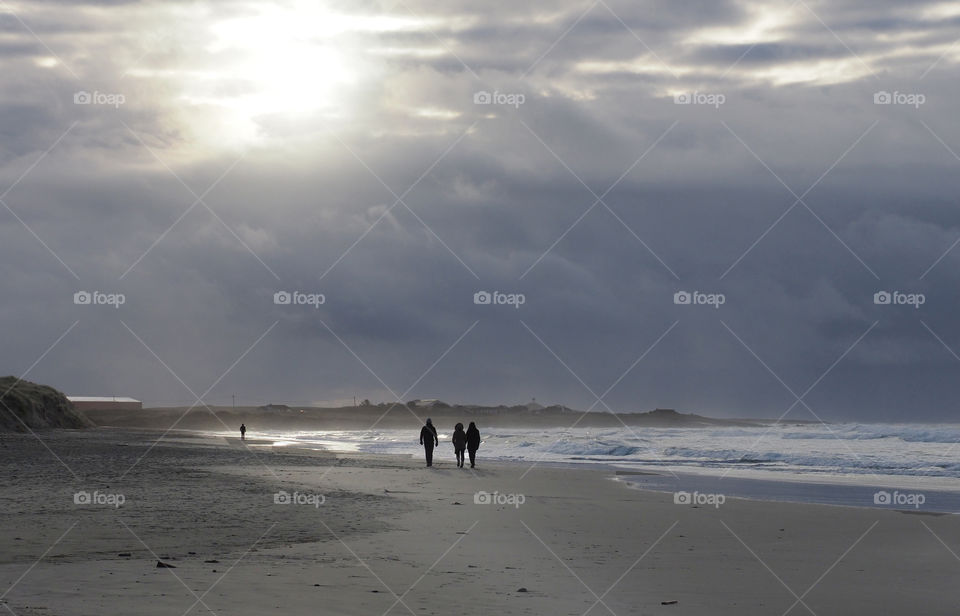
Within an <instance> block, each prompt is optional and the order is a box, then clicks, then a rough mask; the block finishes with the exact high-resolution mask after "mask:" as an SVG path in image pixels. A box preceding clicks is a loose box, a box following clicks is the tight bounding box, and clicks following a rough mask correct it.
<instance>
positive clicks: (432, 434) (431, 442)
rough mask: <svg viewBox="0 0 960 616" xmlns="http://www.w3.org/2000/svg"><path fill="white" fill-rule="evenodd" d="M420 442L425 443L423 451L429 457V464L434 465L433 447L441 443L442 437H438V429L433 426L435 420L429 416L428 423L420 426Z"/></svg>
mask: <svg viewBox="0 0 960 616" xmlns="http://www.w3.org/2000/svg"><path fill="white" fill-rule="evenodd" d="M420 444H421V445H423V453H424V455H425V456H426V458H427V466H433V448H434V446H439V445H440V439H439V438H438V437H437V429H436V428H434V427H433V422H432V421H430V418H429V417H427V425H425V426H424V427H422V428H420Z"/></svg>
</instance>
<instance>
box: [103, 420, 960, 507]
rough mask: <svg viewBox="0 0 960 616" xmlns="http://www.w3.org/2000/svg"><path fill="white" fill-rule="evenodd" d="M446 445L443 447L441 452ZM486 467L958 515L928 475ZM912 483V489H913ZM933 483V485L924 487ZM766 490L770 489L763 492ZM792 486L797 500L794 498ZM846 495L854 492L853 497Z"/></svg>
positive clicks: (304, 448)
mask: <svg viewBox="0 0 960 616" xmlns="http://www.w3.org/2000/svg"><path fill="white" fill-rule="evenodd" d="M94 429H95V430H97V429H109V430H117V431H119V432H124V431H128V429H127V428H123V427H109V426H103V427H97V428H94ZM133 431H135V432H141V433H150V434H156V433H157V432H158V431H156V430H154V429H152V428H137V429H133ZM174 433H176V434H179V435H180V436H189V437H192V438H198V439H224V440H228V441H229V440H231V439H233V440H235V441H237V442H240V439H239V438H238V437H236V436H230V435H229V434H227V433H222V432H211V431H205V430H191V429H175V430H171V431H170V432H169V434H168V436H167V438H170V435H173V434H174ZM244 442H245V443H246V444H247V445H248V446H251V447H258V448H260V447H262V448H270V449H278V450H283V451H287V452H290V453H294V452H300V453H299V455H307V456H309V455H313V454H318V453H321V452H322V453H326V454H330V455H335V456H339V457H351V456H352V457H356V458H357V459H365V458H378V457H380V456H388V457H394V456H395V457H396V458H397V459H398V460H413V461H414V462H415V461H416V460H417V457H416V454H410V455H408V454H405V453H394V452H365V451H360V450H356V449H349V448H344V449H338V448H336V447H329V446H326V445H320V444H304V443H299V442H297V441H282V442H283V443H284V444H283V445H276V443H277V442H278V441H277V439H276V438H273V437H264V436H259V437H248V438H247V439H246V440H245V441H244ZM442 447H443V444H441V448H442ZM481 459H482V460H483V461H484V462H483V463H484V464H489V463H494V464H497V465H503V466H505V467H508V468H509V467H510V466H516V467H520V468H524V469H525V470H526V469H529V468H532V467H545V468H571V469H594V470H596V471H598V472H605V473H607V474H608V475H609V478H610V479H614V480H618V481H619V482H622V483H623V484H624V485H625V486H626V487H628V488H629V489H638V490H648V491H653V492H659V493H674V492H677V491H688V492H692V491H697V490H698V491H701V492H703V491H704V490H705V488H706V487H707V486H709V487H710V489H711V490H714V491H715V492H717V493H723V494H724V495H726V496H727V497H729V498H740V499H745V500H752V501H759V502H774V503H793V504H811V505H830V506H842V507H862V508H866V509H880V510H896V511H908V512H910V513H916V512H920V513H922V512H930V513H938V514H939V513H947V514H960V485H958V486H956V488H955V489H954V490H949V489H944V488H943V486H942V485H936V484H937V483H939V484H943V483H947V482H948V481H949V478H943V477H927V476H919V475H918V476H907V475H895V476H890V477H881V476H878V475H876V474H871V473H864V474H861V475H854V474H850V475H831V474H828V473H824V474H823V475H820V474H813V473H810V474H807V475H804V474H800V473H791V472H782V471H756V470H752V469H737V468H734V469H732V472H730V470H731V469H720V468H697V467H693V468H688V467H656V466H641V465H633V464H630V463H618V461H616V460H597V461H587V460H579V459H576V458H574V459H570V460H567V461H558V460H543V461H536V460H535V461H521V460H514V459H508V458H497V457H490V458H485V457H482V456H481ZM435 460H439V463H440V464H444V463H449V464H451V465H454V464H455V463H454V462H453V460H452V457H451V459H450V460H446V458H445V457H444V456H440V457H439V458H435ZM629 476H635V477H647V478H649V479H647V480H646V481H644V480H642V479H636V480H630V479H627V477H629ZM911 484H913V485H911ZM923 484H933V485H923ZM764 488H766V490H765V489H764ZM791 488H795V489H793V490H792V494H793V496H791ZM848 491H852V492H855V493H856V496H853V495H851V494H850V493H849V492H848ZM880 491H885V492H887V493H889V494H891V495H892V494H893V493H894V492H900V493H905V492H909V493H911V494H912V493H919V494H922V495H923V498H924V500H925V502H924V503H923V504H922V505H921V506H920V507H916V506H913V505H912V504H911V505H909V506H907V507H895V506H885V505H881V504H878V503H875V502H873V500H872V499H873V494H874V493H876V492H880Z"/></svg>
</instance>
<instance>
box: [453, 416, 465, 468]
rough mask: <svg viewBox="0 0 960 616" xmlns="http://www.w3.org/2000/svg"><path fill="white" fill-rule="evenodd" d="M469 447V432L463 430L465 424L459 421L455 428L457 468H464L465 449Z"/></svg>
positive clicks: (454, 444)
mask: <svg viewBox="0 0 960 616" xmlns="http://www.w3.org/2000/svg"><path fill="white" fill-rule="evenodd" d="M466 448H467V433H466V432H464V431H463V424H462V423H458V424H457V425H456V426H455V427H454V428H453V453H454V455H456V456H457V468H463V458H464V450H466Z"/></svg>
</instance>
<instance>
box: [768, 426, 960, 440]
mask: <svg viewBox="0 0 960 616" xmlns="http://www.w3.org/2000/svg"><path fill="white" fill-rule="evenodd" d="M780 438H782V439H786V440H807V439H810V440H825V439H840V440H854V441H861V440H877V439H887V438H889V439H900V440H901V441H903V442H906V443H960V429H957V427H956V426H906V425H896V424H887V425H864V424H855V425H840V426H836V427H831V426H816V427H811V429H810V430H809V431H799V432H785V433H783V434H781V435H780Z"/></svg>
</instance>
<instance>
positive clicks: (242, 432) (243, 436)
mask: <svg viewBox="0 0 960 616" xmlns="http://www.w3.org/2000/svg"><path fill="white" fill-rule="evenodd" d="M246 439H247V427H246V426H245V425H243V424H240V440H241V441H245V440H246Z"/></svg>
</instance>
